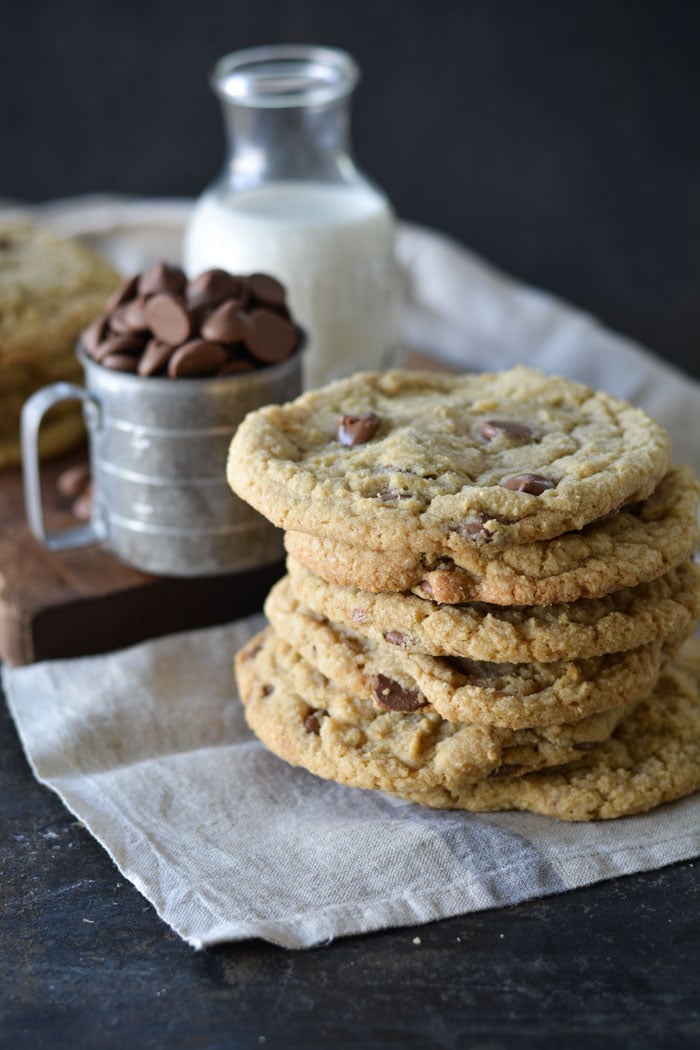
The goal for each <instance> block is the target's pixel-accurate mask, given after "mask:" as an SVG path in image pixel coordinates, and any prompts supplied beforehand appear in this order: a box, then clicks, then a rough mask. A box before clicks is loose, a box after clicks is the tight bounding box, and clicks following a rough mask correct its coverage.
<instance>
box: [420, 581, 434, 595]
mask: <svg viewBox="0 0 700 1050" xmlns="http://www.w3.org/2000/svg"><path fill="white" fill-rule="evenodd" d="M418 586H419V587H420V589H421V590H422V591H423V593H424V594H425V595H426V596H427V597H428V598H434V597H435V591H434V590H433V588H432V584H431V583H430V580H421V582H420V583H419V584H418Z"/></svg>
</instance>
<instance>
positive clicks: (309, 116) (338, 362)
mask: <svg viewBox="0 0 700 1050" xmlns="http://www.w3.org/2000/svg"><path fill="white" fill-rule="evenodd" d="M358 76H359V74H358V69H357V66H356V65H355V63H354V62H353V60H352V58H351V57H350V56H349V55H347V54H345V53H344V52H342V51H336V50H332V49H330V48H319V47H303V46H292V45H289V46H275V47H264V48H252V49H249V50H246V51H237V52H234V53H233V54H231V55H227V56H226V57H224V58H222V59H221V61H220V62H219V63H218V64H217V66H216V67H215V69H214V72H213V74H212V79H211V83H212V86H213V89H214V91H215V92H216V94H217V95H218V97H219V98H220V99H221V101H222V103H223V111H224V120H225V124H226V131H227V136H228V141H229V153H228V158H227V163H226V166H225V169H224V173H223V175H222V176H221V177H220V179H219V180H218V181H217V182H215V183H214V185H213V186H211V187H210V188H209V189H208V190H206V192H205V193H204V194H203V195H202V196H201V197H200V198H199V200H198V201H197V203H196V204H195V207H194V210H193V212H192V215H191V217H190V221H189V224H188V227H187V231H186V235H185V247H184V262H185V267H186V269H187V270H188V271H189V273H190V275H194V274H196V273H199V272H201V271H202V270H206V269H211V268H213V267H221V268H222V269H226V270H231V271H233V272H234V273H238V274H245V273H254V272H259V271H264V272H266V273H270V274H273V275H274V276H275V277H277V278H278V279H279V280H280V281H282V283H283V284H284V285H286V287H287V290H288V295H289V303H290V307H291V310H292V313H293V315H294V317H295V319H296V320H298V322H299V324H300V325H301V326H302V327H303V328H305V329H306V331H307V333H308V349H307V351H306V353H305V364H304V370H305V385H306V386H307V387H309V386H317V385H319V384H320V383H323V382H325V381H326V380H328V379H332V378H334V377H336V376H340V375H347V374H348V373H350V372H353V371H355V370H357V369H363V368H369V369H376V368H381V367H383V366H385V365H386V364H387V363H388V362H389V360H390V357H391V355H392V354H393V352H394V350H395V346H396V338H397V337H396V320H397V318H396V293H397V273H396V264H395V260H394V234H395V227H394V217H393V214H392V211H391V207H390V205H389V202H388V201H387V199H386V197H385V196H384V194H383V193H381V191H380V190H378V189H377V188H376V187H375V186H373V185H372V184H371V183H370V182H369V180H368V179H367V178H366V177H365V176H364V175H362V174H361V173H360V172H359V171H358V170H357V168H356V167H355V164H354V161H353V159H352V157H351V155H350V142H349V105H350V96H351V94H352V91H353V89H354V87H355V85H356V83H357V80H358Z"/></svg>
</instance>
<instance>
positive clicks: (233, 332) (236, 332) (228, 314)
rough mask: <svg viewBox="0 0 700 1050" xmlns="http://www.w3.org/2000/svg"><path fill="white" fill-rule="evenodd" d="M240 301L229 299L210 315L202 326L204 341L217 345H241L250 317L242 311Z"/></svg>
mask: <svg viewBox="0 0 700 1050" xmlns="http://www.w3.org/2000/svg"><path fill="white" fill-rule="evenodd" d="M240 304H241V300H240V299H227V300H226V302H223V303H222V304H221V306H218V307H217V308H216V310H214V312H213V313H212V314H209V317H207V319H206V321H205V322H204V324H203V325H202V336H203V337H204V339H212V340H213V341H214V342H215V343H239V342H241V341H242V340H243V339H244V337H245V335H246V332H247V331H248V325H249V322H248V316H247V314H244V313H242V311H241V306H240Z"/></svg>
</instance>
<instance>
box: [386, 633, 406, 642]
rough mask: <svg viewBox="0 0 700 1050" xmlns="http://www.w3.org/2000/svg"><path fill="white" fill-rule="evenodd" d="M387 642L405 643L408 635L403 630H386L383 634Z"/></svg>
mask: <svg viewBox="0 0 700 1050" xmlns="http://www.w3.org/2000/svg"><path fill="white" fill-rule="evenodd" d="M383 638H384V641H385V642H389V644H390V645H405V644H406V635H405V634H403V633H402V632H401V631H385V632H384V634H383Z"/></svg>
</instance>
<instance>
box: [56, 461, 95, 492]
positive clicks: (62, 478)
mask: <svg viewBox="0 0 700 1050" xmlns="http://www.w3.org/2000/svg"><path fill="white" fill-rule="evenodd" d="M89 480H90V467H89V466H88V464H87V463H79V464H78V465H77V466H75V467H68V469H67V470H63V471H61V473H60V474H59V475H58V477H57V478H56V488H57V489H58V492H59V495H61V496H63V498H64V499H75V497H76V496H79V495H80V493H81V492H82V491H83V489H84V488H85V486H86V485H87V483H88V482H89Z"/></svg>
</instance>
